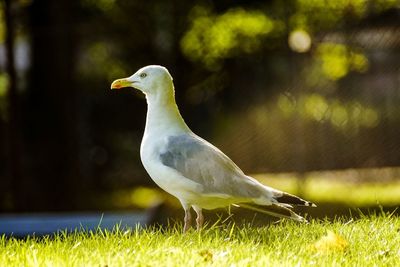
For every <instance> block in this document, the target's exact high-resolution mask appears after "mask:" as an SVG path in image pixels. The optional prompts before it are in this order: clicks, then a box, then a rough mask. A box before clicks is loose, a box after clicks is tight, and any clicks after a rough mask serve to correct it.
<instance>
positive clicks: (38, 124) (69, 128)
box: [20, 0, 82, 211]
mask: <svg viewBox="0 0 400 267" xmlns="http://www.w3.org/2000/svg"><path fill="white" fill-rule="evenodd" d="M74 3H75V2H74V1H69V0H61V1H51V0H44V1H33V2H32V4H31V6H30V10H29V14H30V35H31V57H32V68H31V73H30V77H29V84H28V86H29V87H28V91H27V95H26V102H25V106H24V131H23V133H24V136H25V140H26V149H27V157H28V158H29V161H28V164H29V165H28V168H27V173H26V175H27V177H26V179H25V183H23V184H22V185H21V186H20V195H22V196H24V198H25V203H24V204H25V205H24V207H23V208H24V209H25V210H30V211H32V210H39V209H40V210H58V209H74V208H75V207H77V206H78V205H79V203H78V202H77V199H76V197H75V195H79V192H80V190H81V189H82V188H81V187H80V186H79V184H80V179H81V177H80V166H79V165H80V162H79V160H80V156H79V155H80V151H79V140H78V138H79V131H78V128H77V126H78V118H79V117H78V114H77V111H78V109H77V106H76V98H77V88H76V86H75V78H74V76H73V70H74V66H75V60H76V57H75V47H76V46H77V45H78V40H77V38H76V34H75V27H76V25H75V18H74V14H75V10H74V8H75V5H74Z"/></svg>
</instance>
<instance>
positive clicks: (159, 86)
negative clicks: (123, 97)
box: [111, 65, 173, 95]
mask: <svg viewBox="0 0 400 267" xmlns="http://www.w3.org/2000/svg"><path fill="white" fill-rule="evenodd" d="M125 87H132V88H136V89H138V90H140V91H142V92H143V93H144V94H146V95H147V94H156V93H159V92H158V91H160V90H168V89H169V88H173V84H172V77H171V75H170V74H169V72H168V70H167V69H166V68H165V67H163V66H158V65H150V66H146V67H143V68H141V69H140V70H138V71H137V72H136V73H135V74H133V75H132V76H130V77H128V78H122V79H118V80H115V81H114V82H113V83H112V84H111V89H121V88H125ZM166 87H167V88H166Z"/></svg>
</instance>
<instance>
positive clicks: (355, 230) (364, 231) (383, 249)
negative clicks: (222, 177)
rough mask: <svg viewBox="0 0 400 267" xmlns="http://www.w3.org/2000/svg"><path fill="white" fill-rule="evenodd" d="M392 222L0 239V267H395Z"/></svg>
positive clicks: (373, 219)
mask: <svg viewBox="0 0 400 267" xmlns="http://www.w3.org/2000/svg"><path fill="white" fill-rule="evenodd" d="M399 229H400V219H399V218H396V217H394V216H391V215H390V214H381V215H371V216H368V217H367V216H364V217H363V218H362V219H360V220H357V221H352V220H350V221H343V220H340V219H338V220H335V221H334V222H328V221H316V220H312V221H311V222H310V224H297V223H293V222H289V221H282V222H281V223H278V224H274V225H270V226H267V227H260V228H255V227H252V226H251V225H245V226H242V227H238V226H236V225H235V224H233V223H225V224H223V225H219V224H216V225H213V226H207V227H206V228H205V229H204V230H202V231H200V232H195V231H191V232H189V233H187V234H181V227H180V226H179V227H177V226H175V227H170V228H169V229H167V230H160V229H157V228H150V229H141V228H139V227H137V228H136V229H127V230H124V229H120V228H118V227H117V228H116V229H115V231H112V232H109V231H102V230H98V231H97V232H89V233H87V232H75V233H72V234H67V233H60V234H57V235H56V236H54V237H44V238H35V237H28V238H27V239H24V240H20V239H15V238H6V237H4V236H3V237H0V262H1V263H2V264H3V265H5V266H22V265H23V266H300V265H301V266H303V265H304V266H311V265H315V266H372V265H373V266H395V265H396V264H397V263H398V258H399V256H400V255H399V253H400V251H399V248H398V244H399V242H400V239H399V235H398V230H399Z"/></svg>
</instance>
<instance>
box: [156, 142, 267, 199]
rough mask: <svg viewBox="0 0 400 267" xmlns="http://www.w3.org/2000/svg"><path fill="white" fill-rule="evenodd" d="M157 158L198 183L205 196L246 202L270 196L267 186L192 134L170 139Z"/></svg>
mask: <svg viewBox="0 0 400 267" xmlns="http://www.w3.org/2000/svg"><path fill="white" fill-rule="evenodd" d="M159 156H160V160H161V162H162V164H164V165H165V166H168V167H170V168H173V169H175V170H176V171H178V172H179V173H181V174H182V175H183V176H185V177H186V178H188V179H190V180H192V181H194V182H196V183H198V184H200V185H201V186H202V188H203V192H202V193H204V194H226V195H230V196H233V197H241V198H249V199H253V198H258V197H261V196H264V197H266V196H271V194H272V192H270V191H269V190H268V189H267V187H264V186H263V185H261V184H260V183H259V182H257V181H256V180H254V179H252V178H250V177H248V176H246V175H245V174H244V173H243V172H242V171H241V170H240V168H239V167H238V166H236V164H235V163H234V162H233V161H232V160H231V159H229V158H228V157H227V156H226V155H225V154H224V153H222V152H221V151H220V150H219V149H218V148H216V147H214V146H213V145H211V144H210V143H208V142H207V141H205V140H203V139H201V138H200V137H198V136H196V135H194V134H185V135H177V136H170V137H169V138H168V142H167V145H166V147H165V149H164V150H162V151H161V152H160V154H159Z"/></svg>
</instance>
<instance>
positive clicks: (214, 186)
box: [111, 65, 315, 231]
mask: <svg viewBox="0 0 400 267" xmlns="http://www.w3.org/2000/svg"><path fill="white" fill-rule="evenodd" d="M123 87H133V88H136V89H138V90H140V91H142V92H143V93H144V94H145V95H146V100H147V105H148V111H147V118H146V127H145V130H144V135H143V139H142V143H141V146H140V158H141V160H142V163H143V166H144V168H145V169H146V171H147V172H148V174H149V175H150V177H151V178H152V179H153V181H154V182H155V183H156V184H157V185H158V186H159V187H161V188H162V189H163V190H165V191H166V192H168V193H170V194H171V195H174V196H175V197H177V198H178V199H179V201H180V203H181V204H182V207H183V209H184V210H185V217H184V231H187V230H188V229H189V228H190V226H191V213H190V209H191V207H192V208H193V209H194V210H195V212H196V213H197V219H196V222H197V229H200V228H201V227H202V225H203V222H204V217H203V214H202V209H215V208H220V207H226V206H229V205H235V204H236V205H237V204H239V205H240V206H243V207H246V208H253V209H256V210H259V211H261V212H264V213H267V214H270V215H273V216H277V217H286V218H291V219H294V220H297V221H305V219H304V218H303V217H301V216H299V215H297V214H296V213H294V212H293V211H292V210H290V208H291V207H292V205H303V206H315V205H314V204H313V203H311V202H308V201H305V200H303V199H301V198H299V197H297V196H294V195H291V194H288V193H285V192H282V191H279V190H276V189H273V188H271V187H268V186H266V185H263V184H261V183H260V182H258V181H257V180H255V179H254V178H252V177H249V176H247V175H245V174H244V173H243V171H242V170H241V169H240V168H239V167H238V166H236V164H235V163H234V162H233V161H232V160H231V159H230V158H229V157H228V156H226V155H225V154H224V153H222V151H221V150H219V149H218V148H216V147H215V146H213V145H212V144H210V143H209V142H207V141H205V140H204V139H202V138H200V137H199V136H197V135H196V134H194V133H193V132H192V131H191V130H190V129H189V127H188V126H187V125H186V123H185V121H184V120H183V118H182V116H181V114H180V112H179V110H178V107H177V105H176V102H175V91H174V85H173V82H172V77H171V75H170V74H169V72H168V70H167V69H166V68H165V67H162V66H158V65H150V66H146V67H143V68H141V69H140V70H138V71H137V72H136V73H135V74H133V75H132V76H130V77H128V78H123V79H118V80H115V81H114V82H113V83H112V84H111V89H120V88H123ZM252 204H255V205H261V206H264V207H263V208H262V209H260V208H254V207H253V206H252Z"/></svg>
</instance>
